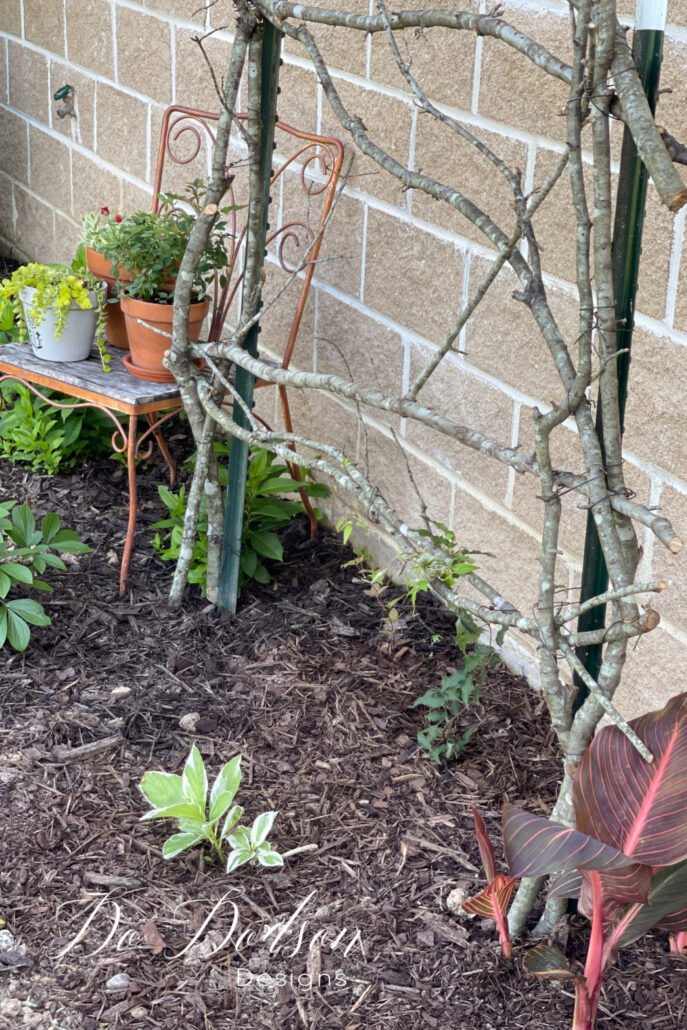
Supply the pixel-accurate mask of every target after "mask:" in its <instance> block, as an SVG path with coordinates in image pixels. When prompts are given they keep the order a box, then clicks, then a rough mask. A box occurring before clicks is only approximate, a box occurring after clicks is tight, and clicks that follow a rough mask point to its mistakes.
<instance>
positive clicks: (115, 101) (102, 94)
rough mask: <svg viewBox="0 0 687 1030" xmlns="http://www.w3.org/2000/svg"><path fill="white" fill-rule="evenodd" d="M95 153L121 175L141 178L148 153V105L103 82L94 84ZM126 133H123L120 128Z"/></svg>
mask: <svg viewBox="0 0 687 1030" xmlns="http://www.w3.org/2000/svg"><path fill="white" fill-rule="evenodd" d="M96 119H97V129H96V153H97V154H98V156H99V157H101V158H102V159H103V160H104V161H107V162H108V163H109V164H111V165H114V166H115V168H121V170H122V171H124V172H129V173H130V174H131V175H135V176H137V177H138V178H139V179H144V178H145V176H146V168H147V156H146V155H147V151H148V105H147V104H146V103H145V102H144V101H142V100H137V99H136V97H132V96H129V94H127V93H122V91H121V90H119V89H115V87H113V86H107V85H106V84H105V83H104V82H98V83H96ZM124 126H125V127H126V131H125V132H122V127H124Z"/></svg>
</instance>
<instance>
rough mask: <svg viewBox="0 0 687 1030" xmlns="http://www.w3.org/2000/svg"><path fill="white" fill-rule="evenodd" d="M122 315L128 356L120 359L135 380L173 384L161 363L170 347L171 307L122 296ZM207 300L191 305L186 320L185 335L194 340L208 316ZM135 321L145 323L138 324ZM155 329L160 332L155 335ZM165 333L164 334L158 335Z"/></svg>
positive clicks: (169, 374) (170, 305) (172, 379)
mask: <svg viewBox="0 0 687 1030" xmlns="http://www.w3.org/2000/svg"><path fill="white" fill-rule="evenodd" d="M121 305H122V312H123V314H124V321H125V323H126V333H127V337H128V339H129V351H130V354H129V355H128V356H127V357H125V358H124V364H125V366H126V368H127V369H128V370H129V372H131V374H132V375H134V376H136V377H137V378H138V379H149V380H152V381H153V382H156V383H173V382H174V376H173V375H172V373H171V372H168V371H167V369H166V368H165V367H164V365H163V364H162V358H163V355H164V353H165V351H166V350H169V348H170V347H171V345H172V341H171V336H172V319H173V315H174V307H173V305H172V304H153V303H151V302H150V301H145V300H136V299H135V298H134V297H122V300H121ZM209 306H210V304H209V301H207V300H204V301H201V302H200V303H198V304H191V311H190V314H189V320H188V334H189V336H190V338H191V339H192V340H197V339H198V337H199V336H200V332H201V329H202V326H203V322H204V320H205V316H206V315H207V313H208V308H209ZM138 319H141V321H143V322H147V323H148V324H149V326H154V327H155V328H149V327H148V326H147V325H141V324H140V322H139V321H138ZM155 329H159V330H160V332H156V331H155ZM162 333H165V334H166V335H164V336H163V335H162Z"/></svg>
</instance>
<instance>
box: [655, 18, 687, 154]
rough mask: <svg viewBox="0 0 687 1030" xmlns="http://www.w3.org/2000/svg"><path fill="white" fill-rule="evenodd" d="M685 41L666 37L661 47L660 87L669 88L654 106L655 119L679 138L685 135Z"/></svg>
mask: <svg viewBox="0 0 687 1030" xmlns="http://www.w3.org/2000/svg"><path fill="white" fill-rule="evenodd" d="M686 63H687V43H685V42H684V40H677V39H675V38H674V37H672V38H671V37H667V38H666V40H665V45H664V48H663V63H662V65H661V88H662V89H670V90H671V92H670V93H663V94H661V96H660V98H659V103H658V106H657V108H656V120H657V121H658V124H659V125H665V127H666V128H667V129H668V131H669V132H670V133H671V134H672V135H673V136H675V137H676V138H677V139H679V140H681V141H682V140H684V139H685V138H686V137H687V114H686V113H685V111H686V105H687V82H685V64H686Z"/></svg>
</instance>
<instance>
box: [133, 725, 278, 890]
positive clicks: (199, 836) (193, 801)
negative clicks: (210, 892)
mask: <svg viewBox="0 0 687 1030" xmlns="http://www.w3.org/2000/svg"><path fill="white" fill-rule="evenodd" d="M240 785H241V755H236V757H235V758H232V759H231V761H229V762H227V763H226V765H224V766H223V767H222V769H221V770H220V772H219V774H218V776H217V779H216V780H215V782H214V783H213V785H212V789H211V790H210V796H209V797H208V777H207V772H206V769H205V763H204V762H203V759H202V756H201V754H200V751H199V750H198V748H197V747H196V745H195V744H194V745H193V746H192V748H191V751H190V753H189V756H188V758H187V760H186V764H185V765H184V768H183V770H182V773H181V776H178V775H177V774H176V773H166V772H146V773H145V774H144V776H143V779H142V780H141V783H140V788H141V791H142V793H143V796H144V797H145V799H146V801H147V802H148V804H149V805H151V811H150V812H146V814H145V815H144V816H142V817H141V818H142V819H144V820H145V819H176V821H177V823H178V827H179V833H175V834H173V836H171V837H169V838H168V840H166V841H165V843H164V844H163V845H162V855H163V857H164V858H174V856H175V855H180V854H181V852H182V851H186V849H187V848H192V847H193V846H194V845H195V844H200V843H201V842H203V841H207V842H208V844H210V846H211V847H212V848H213V850H214V852H215V854H216V855H217V857H218V858H219V860H220V862H224V861H225V848H226V849H228V851H229V854H228V857H227V859H226V871H227V872H228V873H231V872H233V871H234V870H235V869H238V868H239V866H242V865H245V864H246V863H248V862H250V863H251V864H252V865H262V866H267V867H272V868H273V867H275V866H281V865H283V864H284V861H283V858H282V856H281V855H280V854H279V852H278V851H275V850H274V848H273V847H272V845H271V844H270V842H269V841H268V840H267V837H268V835H269V832H270V830H271V829H272V824H273V823H274V820H275V818H276V817H277V812H262V813H261V814H260V815H259V816H257V817H256V819H255V820H254V821H253V824H252V826H251V827H247V826H243V825H242V824H241V819H242V818H243V808H242V807H241V805H235V804H234V798H235V797H236V793H237V791H238V789H239V787H240Z"/></svg>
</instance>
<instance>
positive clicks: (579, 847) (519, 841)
mask: <svg viewBox="0 0 687 1030" xmlns="http://www.w3.org/2000/svg"><path fill="white" fill-rule="evenodd" d="M503 841H504V844H505V848H506V859H507V860H508V866H509V868H510V871H511V873H512V874H513V876H517V877H522V876H542V875H544V874H546V873H556V872H564V871H566V870H569V869H599V870H603V869H617V868H620V867H622V866H627V865H631V864H632V862H631V859H629V858H628V857H627V855H623V854H622V852H620V851H618V850H617V849H616V848H612V847H609V846H608V845H607V844H603V843H602V842H601V841H599V840H595V839H594V837H590V836H588V835H587V834H585V833H580V832H579V830H573V829H571V828H570V827H569V826H561V824H560V823H554V822H551V820H550V819H543V818H542V817H541V816H537V815H531V814H530V813H529V812H523V811H522V809H519V808H516V807H515V805H511V804H508V803H506V804H505V805H504V806H503Z"/></svg>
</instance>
